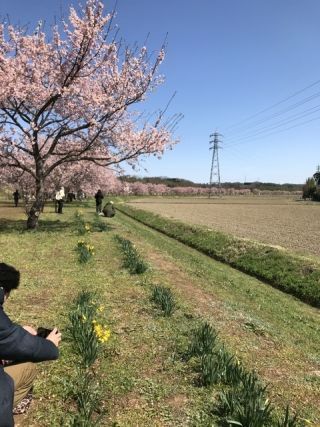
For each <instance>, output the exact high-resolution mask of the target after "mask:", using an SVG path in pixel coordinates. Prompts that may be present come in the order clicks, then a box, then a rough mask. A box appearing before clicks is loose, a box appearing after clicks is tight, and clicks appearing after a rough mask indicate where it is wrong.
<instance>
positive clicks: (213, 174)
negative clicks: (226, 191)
mask: <svg viewBox="0 0 320 427" xmlns="http://www.w3.org/2000/svg"><path fill="white" fill-rule="evenodd" d="M221 136H222V135H221V134H220V133H218V132H215V133H213V134H211V135H210V138H213V140H212V139H210V141H209V144H210V148H209V150H212V161H211V171H210V183H209V198H210V197H211V195H212V187H213V186H215V187H218V193H219V195H220V194H221V180H220V166H219V148H221V147H220V146H219V143H220V140H219V138H220V137H221Z"/></svg>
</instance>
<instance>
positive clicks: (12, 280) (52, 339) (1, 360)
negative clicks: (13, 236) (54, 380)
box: [0, 263, 61, 427]
mask: <svg viewBox="0 0 320 427" xmlns="http://www.w3.org/2000/svg"><path fill="white" fill-rule="evenodd" d="M19 282H20V273H19V271H17V270H16V269H15V268H14V267H11V266H9V265H7V264H4V263H0V427H13V426H14V420H13V406H14V405H16V404H17V403H19V400H21V399H23V398H24V397H25V396H26V395H27V393H28V392H29V391H30V388H31V386H32V380H33V379H34V377H35V370H34V365H33V363H26V362H42V361H44V360H54V359H57V358H58V357H59V351H58V345H59V343H60V340H61V334H60V333H59V332H58V331H57V329H56V328H55V329H53V331H52V332H51V333H50V334H49V335H48V336H47V338H46V339H45V338H41V337H38V336H37V335H36V334H37V332H36V331H35V330H34V329H33V328H32V327H30V326H24V327H21V326H19V325H16V324H14V323H12V322H11V320H10V319H9V317H8V316H7V315H6V314H5V312H4V310H3V304H4V302H5V301H6V299H7V298H8V297H9V295H10V292H11V291H12V290H13V289H16V288H18V286H19ZM8 361H10V364H9V366H7V365H8Z"/></svg>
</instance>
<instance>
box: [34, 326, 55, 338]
mask: <svg viewBox="0 0 320 427" xmlns="http://www.w3.org/2000/svg"><path fill="white" fill-rule="evenodd" d="M52 331H53V329H47V328H41V327H40V328H38V329H37V336H38V337H41V338H47V336H48V335H49V334H51V332H52Z"/></svg>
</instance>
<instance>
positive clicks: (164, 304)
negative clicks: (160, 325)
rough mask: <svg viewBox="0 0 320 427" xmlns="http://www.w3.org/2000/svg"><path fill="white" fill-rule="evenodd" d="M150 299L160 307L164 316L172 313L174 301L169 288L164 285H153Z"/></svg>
mask: <svg viewBox="0 0 320 427" xmlns="http://www.w3.org/2000/svg"><path fill="white" fill-rule="evenodd" d="M151 301H153V302H154V303H155V304H157V305H158V306H159V307H160V309H161V310H162V311H163V314H164V315H165V316H171V315H172V313H173V310H174V308H175V301H174V298H173V295H172V292H171V290H170V289H169V288H166V287H164V286H155V287H154V289H153V291H152V295H151Z"/></svg>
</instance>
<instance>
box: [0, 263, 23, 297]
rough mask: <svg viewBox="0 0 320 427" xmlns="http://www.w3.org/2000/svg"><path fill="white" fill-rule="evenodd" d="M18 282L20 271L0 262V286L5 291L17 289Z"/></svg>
mask: <svg viewBox="0 0 320 427" xmlns="http://www.w3.org/2000/svg"><path fill="white" fill-rule="evenodd" d="M19 283H20V272H19V271H18V270H16V269H15V268H14V267H12V266H11V265H8V264H5V263H3V262H0V287H2V288H3V289H4V291H5V292H6V293H9V292H11V291H12V289H17V287H18V286H19Z"/></svg>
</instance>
